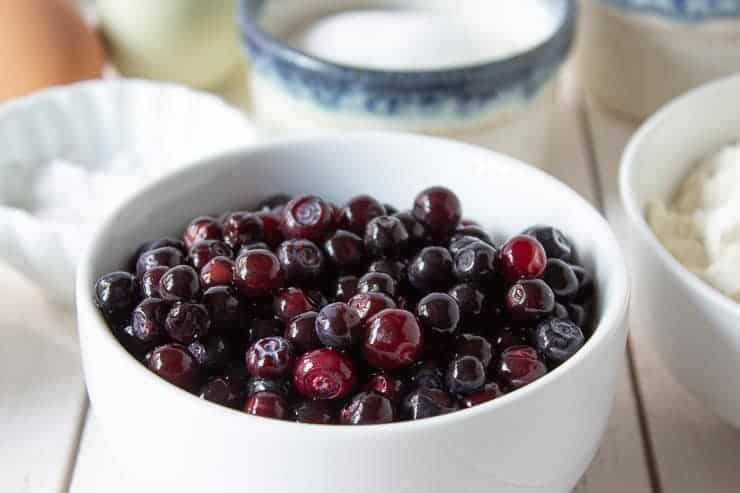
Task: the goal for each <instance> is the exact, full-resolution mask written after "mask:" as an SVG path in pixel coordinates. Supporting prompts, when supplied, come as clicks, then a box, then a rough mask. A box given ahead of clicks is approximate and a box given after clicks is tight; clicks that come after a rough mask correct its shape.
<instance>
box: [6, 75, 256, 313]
mask: <svg viewBox="0 0 740 493" xmlns="http://www.w3.org/2000/svg"><path fill="white" fill-rule="evenodd" d="M257 138H258V136H257V131H256V130H255V128H254V127H253V126H251V125H250V124H249V122H248V121H247V119H246V118H245V117H244V116H243V115H242V113H240V112H239V111H237V110H236V109H233V108H231V107H229V106H228V105H226V104H225V103H224V102H222V101H221V100H220V99H219V98H217V97H216V96H212V95H209V94H205V93H199V92H195V91H192V90H190V89H187V88H184V87H181V86H177V85H172V84H162V83H154V82H147V81H139V80H124V79H121V80H109V81H95V82H84V83H80V84H75V85H71V86H65V87H59V88H54V89H49V90H46V91H43V92H39V93H37V94H35V95H32V96H29V97H27V98H24V99H21V100H18V101H15V102H12V103H10V104H7V105H5V106H2V107H0V260H2V261H5V262H7V263H8V264H10V265H11V266H13V267H15V268H16V269H18V270H19V271H20V272H22V273H24V274H25V275H26V276H27V277H29V278H30V279H32V280H35V281H36V282H38V283H39V284H40V285H41V286H42V287H44V288H45V289H46V290H47V292H48V293H49V295H50V296H51V297H52V298H54V299H56V300H57V301H59V302H61V303H65V304H70V303H71V302H72V300H73V299H74V272H75V264H76V260H77V257H78V255H79V253H80V252H81V251H82V250H83V248H84V245H85V242H86V240H87V238H88V237H89V232H90V231H91V229H92V228H93V227H94V225H95V223H96V222H97V220H98V219H100V218H101V217H102V216H103V215H104V213H105V211H106V210H107V209H108V208H109V207H112V206H114V205H115V204H116V203H117V202H118V201H119V200H122V199H123V198H124V197H126V196H127V195H128V194H130V193H132V192H133V191H134V190H136V188H138V187H139V186H141V185H142V184H143V183H145V182H146V181H148V180H150V179H152V178H155V177H156V176H158V175H160V174H162V173H165V172H167V171H169V170H171V169H172V168H174V167H178V166H182V165H184V164H187V163H189V162H192V161H195V160H198V159H199V158H202V157H205V156H207V155H210V154H213V153H216V152H220V151H223V150H225V149H230V148H235V147H240V146H244V145H246V144H249V143H253V142H255V141H256V140H257ZM122 153H124V154H125V156H127V157H130V158H132V159H130V160H129V159H122V158H121V156H122ZM59 160H61V161H63V162H65V163H69V164H70V165H67V164H60V162H59ZM52 162H54V163H55V164H54V166H55V168H53V169H50V168H49V166H50V165H51V163H52ZM111 176H115V177H116V179H115V180H111V179H110V177H111ZM67 203H69V204H70V206H71V207H69V208H66V207H65V210H66V211H67V214H66V215H58V214H56V215H55V214H50V213H49V210H47V209H48V206H49V204H52V205H59V204H67ZM45 207H46V209H45Z"/></svg>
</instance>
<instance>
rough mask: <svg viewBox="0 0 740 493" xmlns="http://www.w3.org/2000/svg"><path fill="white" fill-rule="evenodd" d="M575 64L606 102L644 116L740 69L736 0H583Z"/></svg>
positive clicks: (739, 19) (739, 13) (739, 17)
mask: <svg viewBox="0 0 740 493" xmlns="http://www.w3.org/2000/svg"><path fill="white" fill-rule="evenodd" d="M581 2H582V7H583V9H582V10H583V22H582V23H581V29H582V32H581V43H580V46H579V60H580V62H579V64H580V68H581V71H582V74H583V76H584V77H583V79H584V80H585V84H586V87H587V88H588V89H589V90H590V92H591V93H592V94H594V96H596V98H597V99H599V100H600V101H601V102H603V103H604V104H605V105H606V106H608V107H610V108H612V109H614V110H617V111H619V112H621V113H624V114H626V115H628V116H631V117H634V118H638V119H640V118H644V117H646V116H648V115H650V114H652V113H653V112H655V111H656V110H657V109H658V108H660V107H661V106H662V105H664V104H665V103H667V102H668V101H670V100H671V99H674V98H675V97H677V96H679V95H681V94H683V93H685V92H686V91H688V90H690V89H693V88H694V87H697V86H700V85H702V84H704V83H706V82H708V81H710V80H714V79H717V78H721V77H724V76H727V75H730V74H733V73H736V72H739V71H740V57H738V56H737V54H738V52H739V51H740V0H581Z"/></svg>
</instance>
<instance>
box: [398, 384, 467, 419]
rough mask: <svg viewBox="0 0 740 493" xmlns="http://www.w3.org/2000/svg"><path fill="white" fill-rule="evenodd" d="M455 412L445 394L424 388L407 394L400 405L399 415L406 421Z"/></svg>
mask: <svg viewBox="0 0 740 493" xmlns="http://www.w3.org/2000/svg"><path fill="white" fill-rule="evenodd" d="M455 410H456V408H455V404H454V402H453V401H452V399H451V398H450V396H449V395H447V393H446V392H444V391H442V390H439V389H430V388H425V387H420V388H418V389H416V390H414V391H413V392H411V393H410V394H408V395H407V396H406V397H405V398H404V400H403V403H402V405H401V415H402V417H403V418H404V419H407V420H417V419H425V418H432V417H434V416H440V415H442V414H447V413H451V412H453V411H455Z"/></svg>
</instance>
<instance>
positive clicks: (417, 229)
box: [393, 211, 425, 248]
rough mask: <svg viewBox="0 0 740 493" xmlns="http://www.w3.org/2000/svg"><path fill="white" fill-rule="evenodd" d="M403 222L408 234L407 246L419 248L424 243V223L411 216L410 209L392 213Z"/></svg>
mask: <svg viewBox="0 0 740 493" xmlns="http://www.w3.org/2000/svg"><path fill="white" fill-rule="evenodd" d="M393 217H395V218H397V219H398V220H400V221H401V222H402V223H403V226H404V228H406V233H407V234H408V235H409V246H410V247H416V248H419V247H421V246H422V245H423V244H424V243H425V239H424V225H423V224H421V223H420V222H419V221H417V220H416V218H415V217H414V216H413V214H412V213H411V211H403V212H397V213H395V214H393Z"/></svg>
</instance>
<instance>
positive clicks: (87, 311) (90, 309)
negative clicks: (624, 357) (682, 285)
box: [75, 131, 630, 437]
mask: <svg viewBox="0 0 740 493" xmlns="http://www.w3.org/2000/svg"><path fill="white" fill-rule="evenodd" d="M378 139H381V140H383V141H384V143H385V145H386V146H387V145H388V144H389V141H390V140H395V141H396V142H397V143H398V144H397V145H398V146H400V145H403V144H406V145H408V144H414V145H415V146H424V145H427V144H430V143H431V144H435V145H445V146H456V147H458V148H459V149H460V150H461V152H467V153H469V154H473V153H475V154H479V155H486V156H488V157H489V158H491V157H495V158H496V161H497V162H499V163H505V166H507V167H512V168H519V169H521V170H523V171H525V172H526V173H529V174H531V175H532V177H534V178H535V179H537V180H540V181H544V182H546V183H548V185H549V186H554V187H556V188H558V189H560V190H561V191H562V193H565V194H567V195H569V196H570V197H571V198H572V199H573V200H574V201H575V202H576V203H578V204H580V205H581V206H582V207H583V210H584V212H586V211H587V213H589V214H591V215H592V219H593V221H595V222H596V223H597V224H600V225H601V227H602V232H603V234H604V238H603V240H604V241H605V242H607V244H609V245H610V246H611V248H608V249H605V250H609V251H611V252H613V253H614V254H615V256H616V258H612V259H610V260H609V266H610V267H609V269H610V273H611V276H610V277H611V279H612V281H611V282H612V283H613V294H612V296H611V298H610V299H604V300H603V303H602V311H601V316H600V317H599V320H598V323H597V325H596V327H595V329H594V333H593V335H592V336H591V337H590V338H589V339H588V341H587V342H586V344H585V345H584V346H583V347H582V348H581V349H580V350H579V351H578V352H577V353H576V354H575V355H574V356H573V357H571V358H570V359H569V360H568V361H566V362H565V363H564V364H562V365H560V366H559V367H557V368H555V369H554V370H552V371H550V372H548V373H547V374H546V375H545V376H543V377H542V378H539V379H537V380H536V381H534V382H532V383H531V384H529V385H527V386H525V387H523V388H520V389H517V390H516V391H514V392H511V393H508V394H505V395H503V396H501V397H498V398H496V399H494V400H492V401H489V402H486V403H483V404H480V405H478V406H474V407H472V408H469V409H461V410H459V411H456V412H452V413H448V414H445V415H440V416H435V417H431V418H427V419H421V420H416V421H402V422H393V423H386V424H378V425H366V426H340V425H320V424H308V423H296V422H292V421H287V420H275V419H272V420H266V419H265V418H262V417H259V416H251V415H248V414H246V413H244V412H242V411H241V410H235V409H231V408H227V407H224V406H221V405H218V404H215V403H212V402H208V401H205V400H203V399H200V398H199V397H198V396H196V395H194V394H191V393H190V392H187V391H185V390H183V389H181V388H179V387H177V386H175V385H173V384H170V383H169V382H167V381H165V380H164V379H162V378H159V377H157V376H156V375H154V374H153V373H152V372H151V371H150V370H149V369H147V368H146V367H145V366H144V365H142V364H141V363H140V362H139V361H137V360H136V359H135V358H134V357H133V356H131V355H130V354H129V353H128V352H127V351H126V350H125V349H124V347H123V346H122V345H121V344H120V343H119V342H118V341H117V340H116V339H115V337H114V336H113V334H112V332H111V331H110V329H109V328H108V326H107V324H106V322H105V320H104V319H103V317H102V315H101V314H100V311H99V310H98V309H97V308H96V307H95V304H94V303H93V293H92V286H93V284H94V283H95V280H96V277H95V275H94V273H93V272H92V268H91V266H92V265H93V264H94V262H93V259H95V258H96V255H97V253H98V250H99V246H100V245H101V244H105V243H106V242H107V241H109V238H108V237H109V236H110V230H111V229H113V224H112V221H111V220H112V219H113V218H114V217H117V216H119V215H120V214H121V213H122V212H123V211H125V210H126V209H127V208H128V207H129V206H130V204H131V203H133V202H135V201H137V200H140V199H141V198H142V197H144V196H146V195H148V194H152V193H153V192H154V190H156V189H158V188H160V187H163V186H166V185H167V184H168V183H170V182H174V181H177V180H179V179H180V178H181V176H183V175H186V174H189V173H197V172H202V171H203V170H205V169H209V170H211V171H212V172H217V171H214V166H215V167H217V166H225V165H226V163H227V162H228V161H229V160H230V159H232V158H235V157H239V159H240V161H241V162H242V163H243V164H245V165H248V164H247V163H248V162H249V158H250V156H251V155H254V154H259V153H261V152H270V151H273V150H275V149H279V148H283V147H291V146H300V145H301V144H303V143H316V142H325V143H327V144H328V143H330V142H332V141H337V140H340V141H342V142H343V143H346V142H347V141H348V140H354V141H356V142H360V143H362V142H366V143H367V142H377V140H378ZM391 147H393V148H395V147H396V146H391ZM473 161H474V160H470V159H469V160H467V162H471V163H472V162H473ZM594 255H595V256H597V255H599V253H598V252H594ZM75 291H76V305H77V311H78V313H79V314H81V315H80V316H78V320H82V319H83V318H84V319H85V320H87V321H88V322H89V321H92V320H94V321H95V327H93V328H92V330H96V331H101V332H102V335H103V339H104V341H105V344H106V345H108V346H109V347H110V348H111V349H112V350H113V352H115V353H117V354H118V355H120V356H121V359H122V362H125V363H124V364H126V366H127V367H128V368H130V371H133V372H137V373H138V374H139V375H141V376H142V377H143V378H148V379H149V381H150V382H152V385H157V386H160V387H161V390H160V392H161V395H163V396H166V397H165V398H167V399H170V398H172V399H177V400H180V401H181V402H182V404H183V405H186V403H189V404H188V405H190V406H204V407H202V408H201V409H202V410H203V412H206V411H208V410H209V409H210V412H212V413H226V414H227V415H229V416H233V417H235V418H236V417H239V419H258V420H260V421H257V422H256V423H263V424H270V425H273V426H285V427H286V429H288V428H287V427H291V428H290V429H293V430H295V429H296V428H295V427H303V429H306V430H311V429H321V430H323V432H324V433H327V432H328V433H339V434H343V436H345V437H346V436H348V435H349V436H353V434H354V435H357V436H360V435H363V434H364V433H365V432H366V430H368V429H370V430H372V431H373V433H377V432H381V431H382V432H388V433H394V432H396V431H402V430H413V429H417V430H418V429H425V428H428V427H432V426H437V425H452V424H455V423H457V422H459V421H463V420H466V419H469V418H472V417H473V416H476V415H481V414H484V413H489V412H493V411H495V410H496V409H498V408H499V407H503V406H509V405H513V404H514V403H516V402H519V401H521V400H523V399H526V398H527V396H528V395H530V394H532V393H535V392H537V391H538V390H539V389H540V388H541V387H544V386H546V385H548V384H549V383H550V382H551V381H554V380H555V379H560V378H564V377H566V375H568V374H569V373H571V372H572V371H573V370H574V369H575V368H576V367H577V366H578V365H579V364H580V363H581V361H582V360H584V359H585V358H586V357H587V355H588V354H589V353H591V352H593V351H595V350H596V348H599V347H601V346H603V345H604V344H606V343H607V342H608V341H609V338H610V336H611V335H612V333H614V332H618V331H619V330H620V329H621V328H623V327H624V322H625V319H626V313H627V306H628V303H629V296H630V284H629V282H628V274H627V267H626V262H625V259H624V255H623V254H622V251H621V249H620V247H619V244H618V242H617V240H616V237H615V236H614V233H613V232H612V230H611V228H610V227H609V225H608V223H607V222H606V220H605V219H604V218H603V216H602V215H601V214H600V213H599V212H598V211H597V210H596V209H595V208H594V206H592V205H591V204H590V203H588V202H587V201H586V199H585V198H583V197H582V196H581V195H579V194H578V193H577V192H575V191H574V190H573V189H571V188H570V187H569V186H567V185H565V184H564V183H562V182H561V181H559V180H557V179H556V178H554V177H552V176H550V175H548V174H547V173H545V172H544V171H542V170H540V169H537V168H535V167H533V166H530V165H527V164H525V163H523V162H521V161H519V160H517V159H515V158H512V157H510V156H507V155H505V154H501V153H498V152H495V151H491V150H488V149H485V148H482V147H479V146H475V145H471V144H466V143H462V142H458V141H453V140H449V139H442V138H438V137H429V136H422V135H416V134H408V133H402V132H387V131H357V132H338V131H332V132H323V133H320V134H312V135H300V136H292V137H289V138H285V139H281V140H279V141H273V142H264V143H259V144H257V145H254V146H249V147H244V148H241V149H235V150H230V151H227V152H223V153H219V154H216V155H214V156H211V157H208V158H205V159H201V160H198V161H195V162H193V163H191V164H189V165H187V166H183V167H181V168H179V169H177V170H175V171H174V172H172V173H168V174H167V175H165V176H163V177H161V178H159V179H157V180H156V181H154V182H152V183H150V184H149V185H148V186H146V187H144V188H142V189H141V190H139V191H138V192H137V193H136V194H134V195H132V196H131V197H129V198H128V199H127V200H126V201H124V202H123V203H121V204H120V205H119V206H118V207H116V208H115V210H113V211H111V212H110V213H109V214H108V215H107V216H106V218H105V219H104V220H103V221H101V223H100V224H99V225H98V227H97V229H96V231H95V233H94V235H93V238H92V240H91V241H90V242H89V244H88V246H87V248H86V250H85V252H84V254H83V256H82V258H81V261H80V263H79V266H78V269H77V278H76V290H75ZM82 314H84V315H82ZM625 330H626V329H625ZM82 338H83V334H82V331H80V339H81V341H80V342H81V343H82ZM83 362H84V358H83ZM127 371H128V370H127ZM85 378H87V374H86V375H85ZM222 416H223V415H222ZM265 421H267V423H265Z"/></svg>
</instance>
